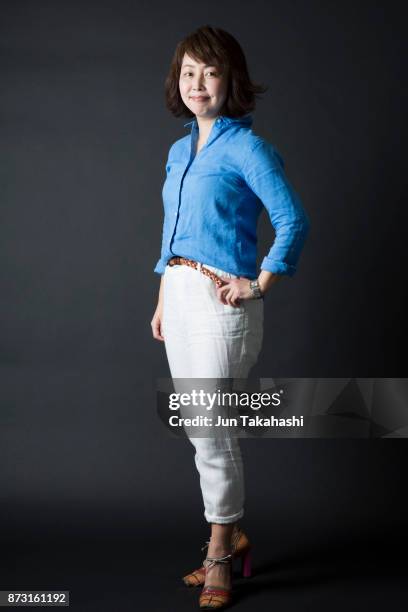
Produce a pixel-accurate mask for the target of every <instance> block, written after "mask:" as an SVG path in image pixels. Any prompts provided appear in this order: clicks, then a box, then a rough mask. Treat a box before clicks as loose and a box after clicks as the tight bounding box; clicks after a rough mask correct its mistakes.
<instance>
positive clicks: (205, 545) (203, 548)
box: [201, 540, 210, 550]
mask: <svg viewBox="0 0 408 612" xmlns="http://www.w3.org/2000/svg"><path fill="white" fill-rule="evenodd" d="M209 544H210V540H207V541H206V543H205V544H204V546H202V547H201V550H205V549H206V548H208V545H209Z"/></svg>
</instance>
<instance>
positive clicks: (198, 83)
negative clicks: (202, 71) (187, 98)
mask: <svg viewBox="0 0 408 612" xmlns="http://www.w3.org/2000/svg"><path fill="white" fill-rule="evenodd" d="M202 79H203V77H202V76H201V75H197V76H195V77H194V78H193V81H192V89H193V90H194V91H196V90H199V89H200V90H201V89H202V88H203V87H202Z"/></svg>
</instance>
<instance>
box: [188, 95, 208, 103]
mask: <svg viewBox="0 0 408 612" xmlns="http://www.w3.org/2000/svg"><path fill="white" fill-rule="evenodd" d="M190 98H191V99H192V100H196V101H198V102H200V100H209V99H210V98H209V96H190Z"/></svg>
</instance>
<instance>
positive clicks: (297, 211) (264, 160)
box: [244, 139, 310, 276]
mask: <svg viewBox="0 0 408 612" xmlns="http://www.w3.org/2000/svg"><path fill="white" fill-rule="evenodd" d="M244 178H245V181H246V183H247V185H248V186H249V187H250V189H251V190H252V191H253V192H254V193H255V195H256V196H258V198H259V199H260V200H261V202H262V204H263V205H264V206H265V208H266V210H267V211H268V214H269V218H270V220H271V223H272V226H273V228H274V230H275V240H274V243H273V244H272V246H271V248H270V250H269V252H268V254H267V255H266V257H264V259H263V260H262V263H261V270H268V271H269V272H273V273H275V274H287V275H288V276H293V275H294V274H295V272H296V267H297V263H298V260H299V257H300V253H301V251H302V248H303V245H304V243H305V240H306V237H307V235H308V233H309V229H310V220H309V217H308V215H307V213H306V211H305V210H304V208H303V206H302V203H301V201H300V199H299V196H298V195H297V193H296V192H295V191H294V189H293V188H292V186H291V185H290V183H289V181H288V179H287V177H286V175H285V172H284V162H283V160H282V158H281V156H280V155H279V153H278V152H277V151H276V149H275V148H274V146H273V145H272V144H270V143H269V142H267V141H266V140H263V139H259V140H257V141H256V143H255V145H254V146H253V147H252V148H251V151H250V153H249V156H248V157H247V159H246V162H245V165H244Z"/></svg>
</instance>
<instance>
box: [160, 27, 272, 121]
mask: <svg viewBox="0 0 408 612" xmlns="http://www.w3.org/2000/svg"><path fill="white" fill-rule="evenodd" d="M185 53H187V54H188V55H189V56H190V57H192V58H194V59H195V60H196V61H198V62H205V63H207V64H210V63H211V64H214V65H215V66H217V67H219V68H221V69H222V70H225V69H226V70H227V71H228V89H227V98H226V101H225V104H224V106H223V109H222V112H223V114H224V115H226V116H227V117H242V116H243V115H245V114H247V113H249V112H251V111H253V110H254V109H255V104H256V98H257V97H258V94H261V93H265V91H266V90H267V88H266V87H264V86H263V85H258V84H256V83H254V82H253V81H252V80H251V78H250V76H249V72H248V66H247V61H246V58H245V55H244V52H243V51H242V48H241V46H240V44H239V43H238V41H237V40H236V39H235V38H234V37H233V36H232V35H231V34H229V33H228V32H226V31H225V30H222V29H221V28H213V27H211V26H210V25H205V26H202V27H200V28H198V29H197V30H195V31H194V32H193V33H192V34H189V35H188V36H187V37H186V38H184V39H183V40H181V41H180V42H179V43H178V44H177V47H176V50H175V52H174V56H173V60H172V62H171V65H170V70H169V73H168V75H167V78H166V81H165V99H166V107H167V108H168V109H169V111H170V112H171V113H172V114H173V115H175V116H176V117H181V116H184V117H195V115H194V113H193V112H192V111H190V109H189V108H187V106H186V105H185V104H184V102H183V100H182V99H181V96H180V90H179V78H180V70H181V65H182V62H183V58H184V54H185Z"/></svg>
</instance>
